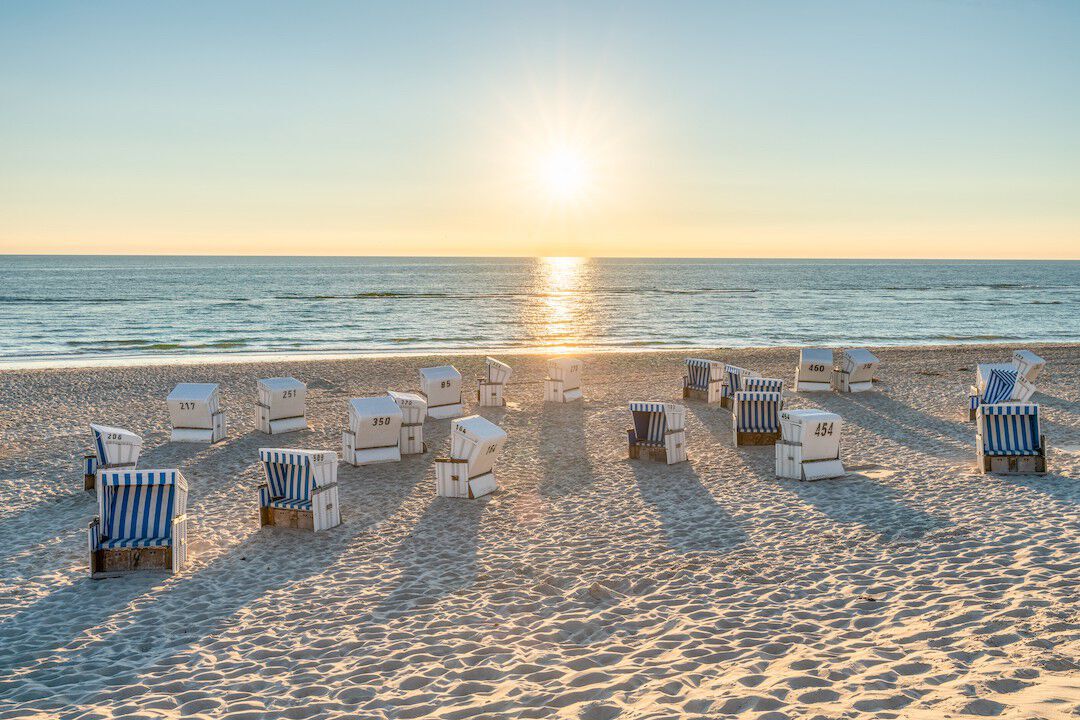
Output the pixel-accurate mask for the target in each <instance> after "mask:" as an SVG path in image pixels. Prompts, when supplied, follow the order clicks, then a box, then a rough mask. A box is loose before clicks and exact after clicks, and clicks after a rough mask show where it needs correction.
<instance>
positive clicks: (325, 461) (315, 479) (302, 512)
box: [259, 448, 341, 532]
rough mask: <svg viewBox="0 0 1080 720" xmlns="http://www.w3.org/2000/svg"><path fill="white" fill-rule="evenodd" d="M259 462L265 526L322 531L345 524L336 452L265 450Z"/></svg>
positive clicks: (262, 515) (261, 510) (260, 510)
mask: <svg viewBox="0 0 1080 720" xmlns="http://www.w3.org/2000/svg"><path fill="white" fill-rule="evenodd" d="M259 462H260V463H262V467H263V480H264V481H263V483H262V484H261V485H259V522H260V524H261V525H263V526H266V525H279V526H282V527H290V528H299V529H301V530H314V531H315V532H318V531H320V530H326V529H328V528H332V527H336V526H337V525H340V524H341V507H340V505H339V503H338V483H337V464H338V457H337V453H336V452H333V451H332V450H295V449H291V448H290V449H281V448H262V449H261V450H259Z"/></svg>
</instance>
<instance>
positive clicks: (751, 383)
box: [742, 377, 784, 393]
mask: <svg viewBox="0 0 1080 720" xmlns="http://www.w3.org/2000/svg"><path fill="white" fill-rule="evenodd" d="M742 389H743V390H745V391H747V392H777V393H782V392H784V381H783V380H778V379H776V378H760V377H748V378H746V379H745V380H743V381H742Z"/></svg>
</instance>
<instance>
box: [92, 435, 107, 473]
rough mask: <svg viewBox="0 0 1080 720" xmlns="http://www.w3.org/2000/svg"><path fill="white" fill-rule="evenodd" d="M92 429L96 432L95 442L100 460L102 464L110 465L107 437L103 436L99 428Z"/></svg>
mask: <svg viewBox="0 0 1080 720" xmlns="http://www.w3.org/2000/svg"><path fill="white" fill-rule="evenodd" d="M91 430H92V431H93V433H94V444H95V445H97V456H98V460H100V461H101V464H102V465H108V464H109V456H108V454H106V452H105V439H104V438H102V437H101V433H100V432H98V431H97V430H94V429H93V428H91Z"/></svg>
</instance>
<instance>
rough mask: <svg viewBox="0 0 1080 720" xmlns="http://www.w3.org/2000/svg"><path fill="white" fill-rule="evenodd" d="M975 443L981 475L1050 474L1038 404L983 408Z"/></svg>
mask: <svg viewBox="0 0 1080 720" xmlns="http://www.w3.org/2000/svg"><path fill="white" fill-rule="evenodd" d="M975 442H976V453H977V457H978V466H979V471H980V472H982V473H984V474H985V473H1006V474H1008V473H1020V474H1042V473H1045V472H1046V440H1045V438H1044V437H1043V436H1042V434H1041V431H1040V428H1039V406H1038V405H1037V404H1035V403H1008V404H999V405H980V406H979V410H978V415H977V418H976V431H975Z"/></svg>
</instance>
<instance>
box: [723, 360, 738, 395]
mask: <svg viewBox="0 0 1080 720" xmlns="http://www.w3.org/2000/svg"><path fill="white" fill-rule="evenodd" d="M724 372H725V374H726V375H727V385H725V386H724V394H725V395H727V396H728V397H734V396H735V393H737V392H739V391H740V390H742V383H741V382H740V380H741V379H742V374H741V373H740V372H739V371H738V370H736V369H735V368H732V367H730V366H728V367H726V368H724Z"/></svg>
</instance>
